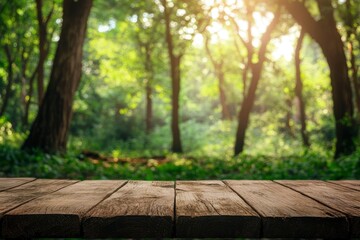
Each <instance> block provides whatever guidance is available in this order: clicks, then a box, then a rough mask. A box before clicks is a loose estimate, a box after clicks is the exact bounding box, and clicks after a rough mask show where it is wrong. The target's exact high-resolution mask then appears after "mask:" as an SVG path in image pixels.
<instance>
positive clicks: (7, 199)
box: [0, 179, 76, 218]
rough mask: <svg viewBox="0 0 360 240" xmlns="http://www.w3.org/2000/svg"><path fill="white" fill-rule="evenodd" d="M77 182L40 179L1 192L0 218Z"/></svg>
mask: <svg viewBox="0 0 360 240" xmlns="http://www.w3.org/2000/svg"><path fill="white" fill-rule="evenodd" d="M75 182H76V181H71V180H43V179H38V180H35V181H32V182H29V183H26V184H24V185H21V186H18V187H15V188H11V189H8V190H5V191H2V192H0V218H1V217H2V216H3V215H4V213H6V212H8V211H10V210H12V209H14V208H16V207H18V206H20V205H21V204H24V203H26V202H28V201H30V200H33V199H35V198H37V197H40V196H42V195H45V194H48V193H51V192H54V191H56V190H59V189H60V188H63V187H66V186H68V185H70V184H73V183H75Z"/></svg>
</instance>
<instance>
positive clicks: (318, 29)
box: [279, 0, 356, 158]
mask: <svg viewBox="0 0 360 240" xmlns="http://www.w3.org/2000/svg"><path fill="white" fill-rule="evenodd" d="M279 2H280V4H282V5H283V6H285V8H286V9H287V11H288V12H289V13H290V14H291V15H292V17H293V18H294V19H295V20H296V21H297V22H298V23H299V24H300V25H301V27H302V28H303V29H304V30H305V31H306V32H307V33H308V34H309V35H310V36H311V37H312V38H313V39H314V40H315V41H316V42H317V43H318V44H319V45H320V47H321V49H322V51H323V53H324V56H325V58H326V60H327V62H328V65H329V68H330V79H331V86H332V98H333V111H334V117H335V126H336V150H335V158H337V157H339V156H341V155H347V154H351V153H352V152H353V151H354V150H355V144H354V141H353V138H354V133H355V132H356V131H355V124H354V119H353V114H354V107H353V102H352V92H351V84H350V79H349V74H348V66H347V61H346V56H345V52H344V44H343V42H342V39H341V35H340V33H339V32H338V30H337V28H336V21H335V17H334V8H333V6H332V5H331V1H329V0H317V1H316V2H317V6H318V9H319V12H320V17H321V18H320V19H319V20H316V19H315V18H314V17H313V16H312V15H311V13H310V12H309V10H308V9H307V8H306V6H305V5H304V3H303V2H300V1H287V0H286V1H284V0H280V1H279Z"/></svg>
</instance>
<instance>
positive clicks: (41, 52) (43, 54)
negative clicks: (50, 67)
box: [36, 0, 47, 106]
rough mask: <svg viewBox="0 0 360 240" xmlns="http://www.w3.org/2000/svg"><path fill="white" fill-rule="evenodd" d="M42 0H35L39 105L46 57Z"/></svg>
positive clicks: (45, 33) (41, 96) (42, 94)
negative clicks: (37, 35)
mask: <svg viewBox="0 0 360 240" xmlns="http://www.w3.org/2000/svg"><path fill="white" fill-rule="evenodd" d="M42 6H43V4H42V0H36V12H37V19H38V27H39V33H38V34H39V67H38V73H37V87H38V104H39V106H40V104H41V101H42V99H43V96H44V64H45V59H46V50H45V46H46V35H47V29H46V25H44V18H43V14H42Z"/></svg>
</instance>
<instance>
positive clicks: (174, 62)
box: [162, 0, 183, 153]
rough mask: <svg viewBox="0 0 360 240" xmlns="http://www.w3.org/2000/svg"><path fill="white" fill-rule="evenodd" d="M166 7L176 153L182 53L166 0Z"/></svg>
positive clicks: (179, 149) (177, 149)
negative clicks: (177, 52)
mask: <svg viewBox="0 0 360 240" xmlns="http://www.w3.org/2000/svg"><path fill="white" fill-rule="evenodd" d="M162 3H163V7H164V17H165V25H166V26H165V27H166V42H167V46H168V53H169V58H170V72H171V86H172V98H171V103H172V111H171V132H172V147H171V150H172V151H173V152H175V153H182V151H183V150H182V144H181V135H180V127H179V96H180V80H181V76H180V63H181V57H182V56H181V54H180V55H175V53H174V42H173V36H172V34H171V27H170V24H171V17H170V12H169V9H168V8H167V3H166V0H163V1H162Z"/></svg>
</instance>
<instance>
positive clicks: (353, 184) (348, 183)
mask: <svg viewBox="0 0 360 240" xmlns="http://www.w3.org/2000/svg"><path fill="white" fill-rule="evenodd" d="M329 182H330V183H334V184H338V185H341V186H344V187H348V188H351V189H355V190H358V191H360V180H341V181H329Z"/></svg>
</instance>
